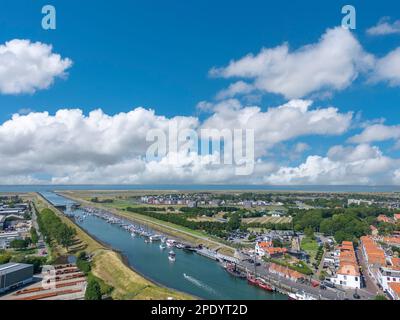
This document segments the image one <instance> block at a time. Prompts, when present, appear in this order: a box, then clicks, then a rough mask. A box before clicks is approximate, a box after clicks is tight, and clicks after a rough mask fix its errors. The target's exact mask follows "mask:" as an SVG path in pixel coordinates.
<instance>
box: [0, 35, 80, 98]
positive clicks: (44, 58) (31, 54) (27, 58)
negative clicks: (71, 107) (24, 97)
mask: <svg viewBox="0 0 400 320" xmlns="http://www.w3.org/2000/svg"><path fill="white" fill-rule="evenodd" d="M71 65H72V61H71V60H70V59H68V58H65V59H62V58H61V56H60V55H59V54H55V53H53V52H52V46H50V45H47V44H43V43H40V42H35V43H32V42H30V41H29V40H18V39H15V40H11V41H8V42H6V43H5V44H2V45H0V93H2V94H21V93H34V92H35V91H37V90H40V89H46V88H48V87H49V86H51V85H52V84H53V82H54V80H55V78H57V77H63V76H65V74H66V73H65V72H66V70H67V69H68V68H69V67H70V66H71Z"/></svg>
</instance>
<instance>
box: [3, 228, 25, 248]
mask: <svg viewBox="0 0 400 320" xmlns="http://www.w3.org/2000/svg"><path fill="white" fill-rule="evenodd" d="M15 239H22V237H21V234H20V233H19V232H15V231H13V232H3V233H0V249H7V248H9V246H10V243H11V241H13V240H15Z"/></svg>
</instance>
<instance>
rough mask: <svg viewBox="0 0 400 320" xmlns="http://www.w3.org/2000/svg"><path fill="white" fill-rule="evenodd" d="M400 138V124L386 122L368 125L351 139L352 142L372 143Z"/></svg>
mask: <svg viewBox="0 0 400 320" xmlns="http://www.w3.org/2000/svg"><path fill="white" fill-rule="evenodd" d="M392 139H400V126H386V125H384V124H373V125H370V126H367V127H366V128H365V129H364V130H363V131H362V132H361V133H360V134H357V135H355V136H353V137H351V138H350V139H349V142H352V143H370V142H376V141H385V140H392Z"/></svg>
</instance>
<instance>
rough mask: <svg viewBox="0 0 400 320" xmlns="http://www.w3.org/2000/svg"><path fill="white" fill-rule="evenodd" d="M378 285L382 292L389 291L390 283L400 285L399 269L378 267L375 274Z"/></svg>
mask: <svg viewBox="0 0 400 320" xmlns="http://www.w3.org/2000/svg"><path fill="white" fill-rule="evenodd" d="M377 279H378V283H379V284H380V285H381V286H382V289H383V290H384V291H389V285H390V284H391V283H398V284H400V268H396V267H393V266H385V267H380V268H379V271H378V273H377Z"/></svg>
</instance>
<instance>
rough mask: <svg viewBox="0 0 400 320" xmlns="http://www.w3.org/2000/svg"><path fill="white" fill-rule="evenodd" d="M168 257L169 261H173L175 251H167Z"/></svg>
mask: <svg viewBox="0 0 400 320" xmlns="http://www.w3.org/2000/svg"><path fill="white" fill-rule="evenodd" d="M168 259H169V261H175V260H176V253H175V252H174V251H172V250H171V251H170V252H169V253H168Z"/></svg>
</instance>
